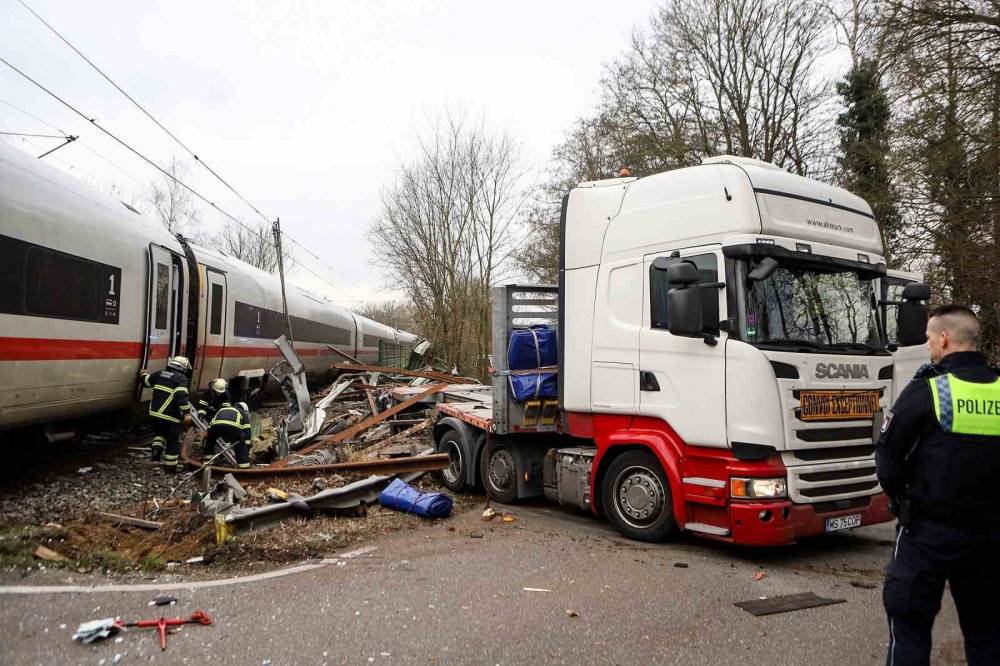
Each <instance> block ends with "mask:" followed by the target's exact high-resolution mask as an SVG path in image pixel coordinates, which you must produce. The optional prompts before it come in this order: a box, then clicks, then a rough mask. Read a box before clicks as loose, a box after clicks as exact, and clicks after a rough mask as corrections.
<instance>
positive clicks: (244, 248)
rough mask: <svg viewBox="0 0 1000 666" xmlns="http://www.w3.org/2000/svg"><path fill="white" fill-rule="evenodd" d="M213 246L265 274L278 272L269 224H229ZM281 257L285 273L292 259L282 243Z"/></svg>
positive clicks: (276, 254) (290, 253) (275, 250)
mask: <svg viewBox="0 0 1000 666" xmlns="http://www.w3.org/2000/svg"><path fill="white" fill-rule="evenodd" d="M215 244H216V246H217V247H218V249H219V250H221V251H222V252H224V253H226V254H228V255H229V256H231V257H235V258H237V259H239V260H240V261H243V262H246V263H248V264H250V265H251V266H255V267H256V268H259V269H260V270H262V271H264V272H266V273H275V272H277V270H278V250H277V248H276V247H275V244H274V234H273V233H272V231H271V226H270V225H269V224H266V223H264V222H261V223H260V224H257V225H248V224H246V223H241V224H236V223H235V222H231V223H229V224H227V225H226V226H225V227H224V228H223V229H222V233H221V234H219V235H218V236H217V237H216V239H215ZM281 256H282V259H283V260H284V265H285V270H286V271H287V270H289V268H291V266H292V262H293V258H292V252H291V250H290V249H289V247H288V245H287V244H286V243H282V247H281Z"/></svg>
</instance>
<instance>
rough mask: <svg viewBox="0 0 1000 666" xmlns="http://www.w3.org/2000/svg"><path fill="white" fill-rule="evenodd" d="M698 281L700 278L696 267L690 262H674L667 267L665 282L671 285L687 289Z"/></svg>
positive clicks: (668, 296)
mask: <svg viewBox="0 0 1000 666" xmlns="http://www.w3.org/2000/svg"><path fill="white" fill-rule="evenodd" d="M700 279H701V276H699V275H698V267H697V266H695V265H694V264H693V263H692V262H690V261H675V262H673V263H671V264H670V265H669V266H668V267H667V282H669V283H670V284H671V285H675V284H676V285H680V286H682V287H688V286H690V285H693V284H697V283H698V280H700ZM673 291H674V290H673V289H671V290H670V293H673ZM667 298H668V299H669V298H670V294H667ZM668 307H669V305H668Z"/></svg>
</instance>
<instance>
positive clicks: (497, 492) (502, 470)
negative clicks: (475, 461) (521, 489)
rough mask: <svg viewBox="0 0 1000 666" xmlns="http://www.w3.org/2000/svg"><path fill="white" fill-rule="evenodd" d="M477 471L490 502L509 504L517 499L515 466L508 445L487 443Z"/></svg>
mask: <svg viewBox="0 0 1000 666" xmlns="http://www.w3.org/2000/svg"><path fill="white" fill-rule="evenodd" d="M479 471H480V474H481V475H482V477H483V486H484V487H485V488H486V496H487V497H489V498H490V499H491V500H495V501H497V502H500V503H502V504H510V503H512V502H513V501H514V500H516V499H517V473H518V472H517V464H516V462H515V460H514V452H513V451H511V448H510V446H509V445H508V444H504V443H503V442H496V441H487V442H486V448H485V449H484V450H483V455H482V458H481V461H480V468H479Z"/></svg>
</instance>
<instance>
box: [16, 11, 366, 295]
mask: <svg viewBox="0 0 1000 666" xmlns="http://www.w3.org/2000/svg"><path fill="white" fill-rule="evenodd" d="M18 3H20V5H21V6H22V7H24V8H25V9H27V10H28V11H29V12H30V13H31V15H32V16H34V17H35V18H36V19H38V20H39V21H41V23H42V24H43V25H44V26H45V27H46V28H48V29H49V30H50V31H52V33H53V34H54V35H55V36H56V37H58V38H59V39H60V41H62V42H63V43H64V44H66V46H68V47H69V48H70V49H72V50H73V52H74V53H76V54H77V55H78V56H80V57H81V58H83V60H84V62H86V63H87V64H88V65H90V66H91V67H92V68H93V69H94V71H96V72H97V73H98V74H100V75H101V77H102V78H104V80H105V81H107V82H108V83H110V84H111V85H112V86H114V87H115V89H116V90H118V92H120V93H121V94H122V95H124V96H125V98H126V99H128V101H129V102H131V103H132V104H133V105H134V106H135V107H136V108H137V109H139V110H140V111H142V113H143V114H145V116H146V117H147V118H149V119H150V120H151V121H153V123H154V124H155V125H156V126H157V127H159V128H160V129H161V130H163V131H164V132H166V134H167V135H168V136H169V137H170V138H171V139H173V140H174V141H176V142H177V144H178V145H179V146H180V147H181V148H183V149H184V150H186V151H187V152H188V154H189V155H191V157H192V158H194V160H195V162H197V163H198V164H200V165H202V166H203V167H205V169H207V170H208V172H209V173H211V174H212V175H213V176H215V177H216V178H217V179H218V180H219V182H220V183H222V184H223V185H225V186H226V188H228V189H229V191H230V192H232V193H233V194H235V195H236V196H237V197H238V198H239V199H240V200H241V201H242V202H243V203H245V204H246V205H247V206H249V207H250V208H251V209H252V210H253V211H254V212H255V213H257V215H259V216H260V217H261V218H262V219H263V220H264V222H266V223H267V224H268V225H270V224H272V223H273V222H274V221H273V220H272V219H271V218H269V217H267V216H266V215H264V213H262V212H261V211H260V209H258V208H257V207H256V206H254V205H253V204H252V203H250V201H249V200H248V199H247V198H246V197H244V196H243V195H242V194H240V193H239V192H238V191H237V190H236V188H234V187H233V186H232V185H231V184H230V183H229V182H228V181H227V180H226V179H225V178H223V177H222V176H221V175H219V173H218V172H217V171H215V170H214V169H213V168H212V167H210V166H209V165H208V164H207V163H206V162H205V161H204V160H202V159H201V158H200V157H198V155H197V154H196V153H195V152H194V150H192V149H191V148H189V147H188V146H187V144H185V143H184V142H183V141H181V140H180V139H179V138H178V137H177V135H176V134H174V133H173V132H171V131H170V130H169V129H167V128H166V126H164V125H163V123H161V122H160V121H159V120H157V119H156V118H155V117H154V116H153V114H152V113H150V112H149V111H148V110H147V109H146V108H145V107H144V106H142V105H141V104H139V102H137V101H136V100H135V98H133V97H132V96H131V95H129V94H128V93H127V92H126V91H125V89H124V88H122V87H121V86H120V85H118V84H117V83H115V81H114V80H113V79H112V78H111V77H110V76H108V75H107V74H106V73H105V72H104V70H102V69H101V68H100V67H98V66H97V65H96V64H95V63H94V62H93V61H92V60H91V59H90V58H88V57H87V56H86V55H84V54H83V52H82V51H80V49H78V48H76V47H75V46H73V44H72V43H70V41H69V40H68V39H66V37H64V36H63V35H62V33H60V32H59V31H58V30H56V29H55V27H53V26H52V24H50V23H49V22H48V21H46V20H45V19H44V18H42V17H41V16H40V15H39V14H38V12H36V11H35V10H34V9H32V8H31V7H30V6H29V5H28V4H27V3H26V2H25V1H24V0H18ZM281 233H282V236H284V237H285V238H287V239H288V240H290V241H291V242H292V243H294V244H295V245H297V246H298V247H299V248H301V249H302V250H303V251H304V252H306V253H307V254H309V255H310V256H312V257H313V258H314V259H316V260H317V261H318V262H320V263H321V264H323V265H324V266H326V267H327V268H328V269H329V270H330V271H331V272H332V273H333V274H334V275H337V276H339V277H341V278H343V279H345V280H347V281H348V282H350V283H351V284H353V285H355V286H357V284H358V283H357V281H356V280H354V279H353V278H351V277H350V276H348V275H346V274H344V273H341V272H340V271H339V270H337V269H336V268H334V267H333V266H332V265H331V264H329V263H328V262H326V261H325V260H323V259H322V258H320V257H319V255H317V254H316V253H314V252H313V251H312V250H310V249H309V248H308V247H306V246H305V245H304V244H302V243H300V242H299V241H298V240H296V239H295V238H293V237H292V236H290V235H289V234H288V233H286V232H285V231H282V232H281ZM320 279H323V278H320ZM324 281H325V280H324ZM331 286H333V285H331Z"/></svg>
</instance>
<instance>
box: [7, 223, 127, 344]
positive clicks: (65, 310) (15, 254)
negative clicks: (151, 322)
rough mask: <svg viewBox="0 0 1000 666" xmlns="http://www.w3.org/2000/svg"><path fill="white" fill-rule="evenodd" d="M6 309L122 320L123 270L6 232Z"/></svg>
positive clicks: (93, 319)
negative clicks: (18, 237) (11, 235)
mask: <svg viewBox="0 0 1000 666" xmlns="http://www.w3.org/2000/svg"><path fill="white" fill-rule="evenodd" d="M0 257H3V261H2V262H0V313H4V314H13V315H25V316H29V317H51V318H55V319H74V320H78V321H89V322H95V323H100V324H117V323H118V310H119V304H120V299H121V292H122V283H121V278H122V271H121V269H120V268H118V267H116V266H110V265H108V264H102V263H100V262H97V261H93V260H91V259H86V258H84V257H77V256H75V255H72V254H67V253H66V252H60V251H58V250H51V249H49V248H46V247H43V246H41V245H35V244H34V243H29V242H27V241H22V240H19V239H16V238H11V237H9V236H3V235H0Z"/></svg>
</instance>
